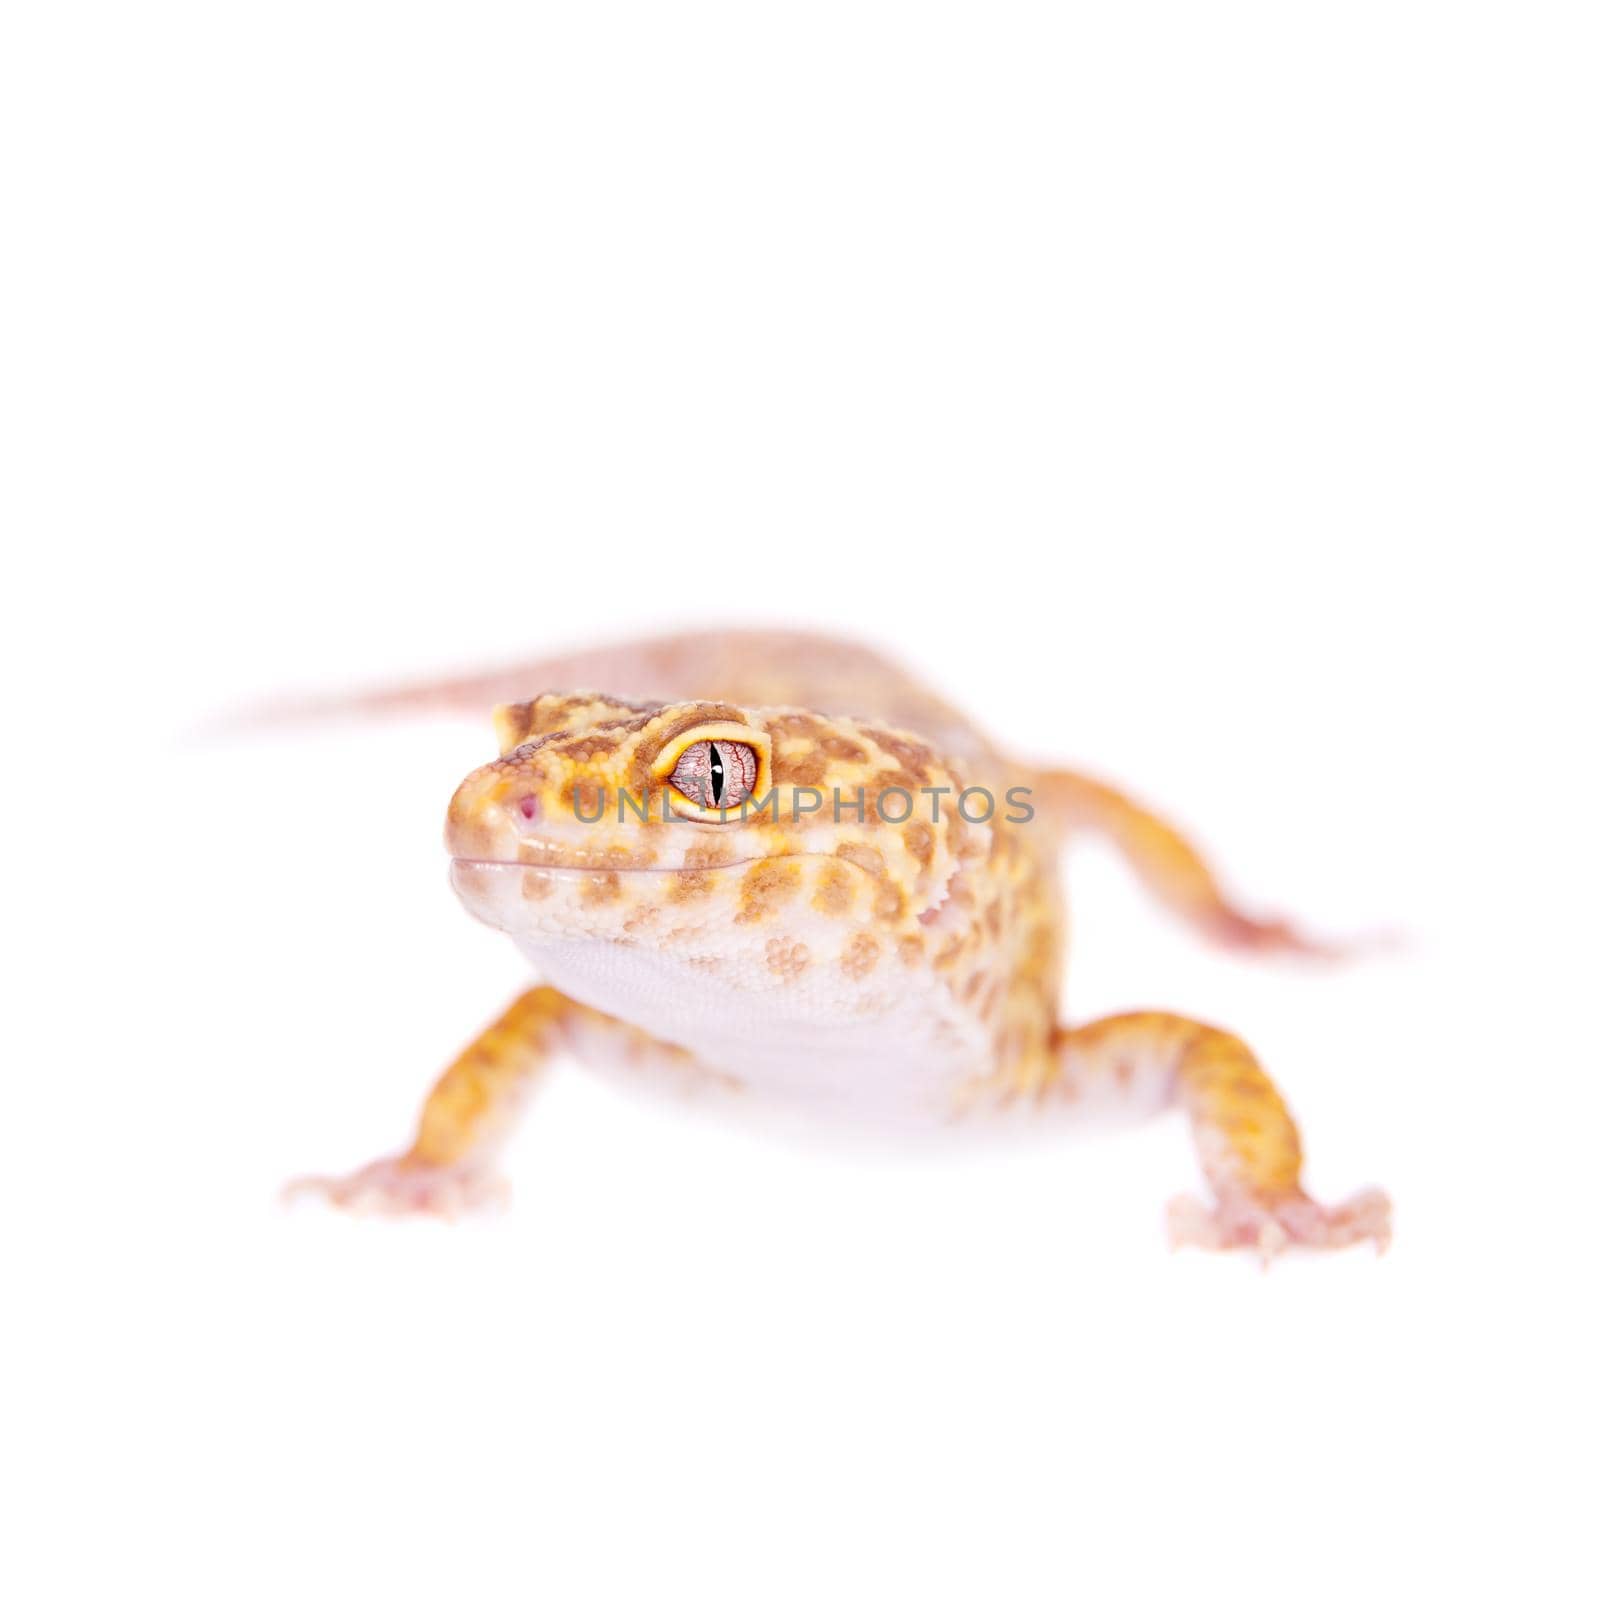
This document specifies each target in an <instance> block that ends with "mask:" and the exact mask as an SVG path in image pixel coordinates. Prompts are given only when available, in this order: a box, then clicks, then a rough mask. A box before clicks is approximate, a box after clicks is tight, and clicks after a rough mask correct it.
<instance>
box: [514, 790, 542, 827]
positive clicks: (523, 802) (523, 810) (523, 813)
mask: <svg viewBox="0 0 1600 1600" xmlns="http://www.w3.org/2000/svg"><path fill="white" fill-rule="evenodd" d="M517 815H518V816H520V817H521V818H522V820H523V821H524V822H537V821H538V820H539V797H538V795H536V794H525V795H523V796H522V798H521V799H520V800H518V801H517Z"/></svg>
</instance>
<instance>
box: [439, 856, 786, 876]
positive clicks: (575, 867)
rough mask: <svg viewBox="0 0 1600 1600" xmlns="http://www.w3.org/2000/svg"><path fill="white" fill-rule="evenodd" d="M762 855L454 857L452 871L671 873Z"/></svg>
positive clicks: (722, 866)
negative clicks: (653, 859) (683, 861)
mask: <svg viewBox="0 0 1600 1600" xmlns="http://www.w3.org/2000/svg"><path fill="white" fill-rule="evenodd" d="M760 859H761V858H760V857H759V856H740V857H739V858H738V860H736V861H718V862H714V863H708V864H706V865H704V866H697V867H688V866H682V865H679V866H669V867H658V866H655V865H653V864H645V863H641V862H636V861H574V860H572V859H570V858H568V859H565V860H559V859H554V858H552V859H551V860H549V861H507V860H504V859H501V858H497V857H493V856H451V858H450V870H451V871H452V872H454V871H456V870H457V869H458V868H466V869H468V870H469V871H478V870H483V871H486V872H494V871H512V872H551V873H555V872H561V873H568V872H570V873H596V872H612V873H643V872H649V873H668V874H682V873H688V872H724V871H726V870H727V869H728V868H730V867H748V866H750V865H751V863H753V862H755V861H758V860H760Z"/></svg>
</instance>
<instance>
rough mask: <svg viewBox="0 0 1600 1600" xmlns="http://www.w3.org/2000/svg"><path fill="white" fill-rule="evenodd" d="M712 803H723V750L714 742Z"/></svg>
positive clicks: (712, 750) (718, 804)
mask: <svg viewBox="0 0 1600 1600" xmlns="http://www.w3.org/2000/svg"><path fill="white" fill-rule="evenodd" d="M711 803H712V805H714V806H720V805H721V804H722V752H721V751H720V750H719V749H718V748H717V747H716V745H714V744H713V745H712V746H711Z"/></svg>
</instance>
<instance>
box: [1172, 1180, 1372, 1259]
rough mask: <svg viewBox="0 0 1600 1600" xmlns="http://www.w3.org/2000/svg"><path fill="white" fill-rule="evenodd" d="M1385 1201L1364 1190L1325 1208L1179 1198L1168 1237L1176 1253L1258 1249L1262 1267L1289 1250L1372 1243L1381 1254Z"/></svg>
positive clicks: (1303, 1198) (1306, 1199) (1294, 1199)
mask: <svg viewBox="0 0 1600 1600" xmlns="http://www.w3.org/2000/svg"><path fill="white" fill-rule="evenodd" d="M1389 1227H1390V1205H1389V1197H1388V1195H1386V1194H1385V1193H1384V1192H1383V1191H1382V1190H1381V1189H1363V1190H1361V1192H1360V1193H1359V1194H1354V1195H1352V1196H1351V1197H1350V1198H1349V1199H1348V1200H1346V1201H1345V1202H1344V1203H1343V1204H1342V1205H1337V1206H1323V1205H1318V1204H1317V1202H1316V1201H1315V1200H1313V1199H1311V1198H1310V1196H1309V1195H1304V1194H1294V1195H1290V1196H1288V1197H1287V1198H1286V1199H1281V1200H1270V1201H1268V1200H1262V1199H1258V1198H1256V1197H1253V1196H1250V1195H1229V1196H1225V1197H1224V1198H1223V1199H1222V1200H1220V1201H1219V1202H1218V1203H1217V1205H1216V1206H1215V1207H1210V1206H1207V1205H1206V1204H1205V1203H1204V1202H1203V1201H1200V1200H1196V1199H1194V1198H1193V1196H1190V1195H1182V1196H1180V1197H1179V1198H1178V1199H1176V1200H1174V1201H1172V1202H1171V1204H1170V1205H1169V1206H1168V1207H1167V1238H1168V1241H1169V1243H1170V1244H1171V1245H1172V1248H1173V1249H1174V1250H1179V1249H1182V1248H1183V1247H1184V1246H1185V1245H1193V1246H1195V1247H1196V1248H1197V1249H1200V1250H1251V1249H1253V1250H1256V1251H1258V1252H1259V1254H1260V1256H1261V1260H1262V1264H1263V1265H1265V1264H1266V1263H1267V1262H1269V1261H1271V1260H1272V1258H1273V1257H1274V1256H1278V1255H1281V1254H1283V1252H1284V1251H1285V1250H1289V1249H1296V1248H1298V1249H1303V1250H1338V1249H1342V1248H1343V1247H1344V1246H1346V1245H1352V1244H1360V1243H1362V1242H1363V1241H1364V1240H1367V1239H1370V1240H1371V1241H1372V1242H1373V1244H1374V1245H1375V1246H1376V1247H1377V1251H1378V1254H1380V1255H1381V1254H1382V1253H1383V1252H1384V1250H1386V1249H1387V1248H1388V1245H1389Z"/></svg>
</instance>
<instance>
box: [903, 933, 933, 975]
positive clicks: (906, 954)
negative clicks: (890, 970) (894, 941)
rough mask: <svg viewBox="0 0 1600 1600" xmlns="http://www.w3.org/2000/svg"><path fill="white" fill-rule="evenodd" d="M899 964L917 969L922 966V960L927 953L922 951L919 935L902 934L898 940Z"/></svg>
mask: <svg viewBox="0 0 1600 1600" xmlns="http://www.w3.org/2000/svg"><path fill="white" fill-rule="evenodd" d="M899 950H900V963H901V965H902V966H907V967H917V966H921V965H922V958H923V956H924V955H925V954H926V953H927V952H926V951H925V950H924V949H923V945H922V935H921V934H920V933H907V934H903V935H902V936H901V939H900V945H899Z"/></svg>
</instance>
